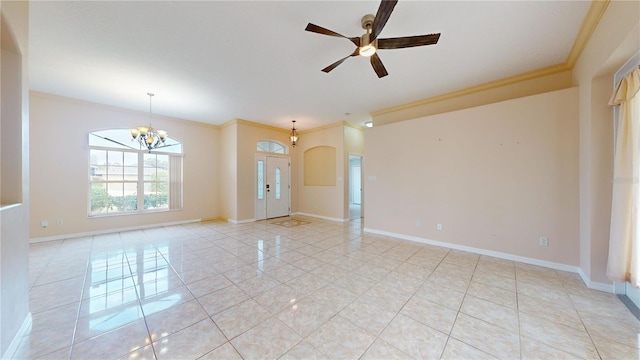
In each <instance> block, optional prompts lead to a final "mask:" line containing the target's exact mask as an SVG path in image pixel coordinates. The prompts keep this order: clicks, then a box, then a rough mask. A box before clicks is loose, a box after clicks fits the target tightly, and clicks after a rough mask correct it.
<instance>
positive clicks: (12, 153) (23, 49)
mask: <svg viewBox="0 0 640 360" xmlns="http://www.w3.org/2000/svg"><path fill="white" fill-rule="evenodd" d="M0 27H1V29H2V34H1V36H2V40H1V45H2V46H1V49H2V50H1V51H0V65H1V68H2V69H1V70H2V76H1V79H2V96H1V97H0V98H1V105H0V106H1V107H2V109H1V110H2V119H1V121H0V125H1V126H0V131H1V132H2V135H3V137H2V142H3V144H2V147H1V149H2V154H0V155H1V156H0V157H1V158H2V161H3V162H5V161H10V162H11V163H13V167H10V168H7V167H5V166H4V165H5V164H3V166H2V171H5V170H8V171H12V172H18V174H20V176H9V179H11V180H10V185H11V186H9V187H5V186H1V187H0V188H1V189H2V190H3V191H6V190H7V189H11V190H8V191H17V192H20V194H13V196H8V197H5V196H4V194H3V196H2V199H3V200H7V199H8V200H10V201H9V202H11V203H12V204H11V205H8V206H4V205H7V204H2V206H0V357H2V358H5V357H11V355H12V353H9V352H12V351H14V350H15V346H17V341H19V340H20V336H21V335H24V334H21V333H20V331H21V329H22V331H24V330H26V329H27V328H25V327H23V328H21V326H23V325H25V324H26V325H28V320H29V318H30V317H29V247H28V244H29V206H30V205H29V93H28V88H29V84H28V77H27V74H28V71H27V66H28V38H29V35H28V34H29V4H28V3H27V2H10V1H9V2H8V1H3V2H0ZM5 131H8V133H7V134H5V133H4V132H5ZM5 135H10V137H14V139H8V138H7V137H5ZM5 141H8V142H10V144H9V146H7V144H5V143H4V142H5ZM5 151H7V153H5ZM5 175H14V174H4V173H2V174H0V179H2V180H4V179H6V177H5Z"/></svg>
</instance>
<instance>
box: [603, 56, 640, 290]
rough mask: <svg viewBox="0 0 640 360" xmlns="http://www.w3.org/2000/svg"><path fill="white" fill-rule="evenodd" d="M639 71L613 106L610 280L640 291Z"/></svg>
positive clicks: (629, 77) (619, 92) (625, 83)
mask: <svg viewBox="0 0 640 360" xmlns="http://www.w3.org/2000/svg"><path fill="white" fill-rule="evenodd" d="M638 90H640V68H635V69H634V70H633V71H631V72H630V73H629V74H628V75H627V76H625V78H624V79H622V81H621V82H620V84H619V85H618V88H617V89H616V90H615V91H614V93H613V96H612V97H611V101H610V102H609V104H610V105H616V106H619V113H618V114H619V117H618V126H617V133H616V135H617V136H616V143H615V154H614V169H613V196H612V203H611V230H610V233H609V259H608V262H607V276H609V278H610V279H611V280H614V281H629V282H630V283H631V284H632V285H633V286H635V287H640V236H639V232H640V214H639V213H638V203H639V202H640V201H639V200H640V199H639V193H638V179H639V177H640V166H639V158H640V153H639V151H640V95H638Z"/></svg>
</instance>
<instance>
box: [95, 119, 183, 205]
mask: <svg viewBox="0 0 640 360" xmlns="http://www.w3.org/2000/svg"><path fill="white" fill-rule="evenodd" d="M88 208H89V216H99V215H116V214H131V213H137V212H147V211H160V210H173V209H181V208H182V143H181V142H179V141H178V140H176V139H173V138H169V137H167V138H166V139H165V143H164V145H163V146H160V147H157V148H155V149H154V150H153V151H152V152H149V151H148V150H147V149H146V148H141V146H140V144H139V143H138V142H137V141H135V140H133V139H132V138H131V132H130V130H129V129H109V130H101V131H94V132H91V133H89V201H88Z"/></svg>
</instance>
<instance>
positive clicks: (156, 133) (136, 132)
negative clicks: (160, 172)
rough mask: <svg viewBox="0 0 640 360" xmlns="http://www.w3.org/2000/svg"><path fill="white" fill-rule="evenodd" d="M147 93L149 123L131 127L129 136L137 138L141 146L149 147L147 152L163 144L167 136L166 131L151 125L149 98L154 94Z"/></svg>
mask: <svg viewBox="0 0 640 360" xmlns="http://www.w3.org/2000/svg"><path fill="white" fill-rule="evenodd" d="M147 95H149V125H148V126H138V127H135V128H132V129H131V136H132V137H133V139H132V140H131V141H133V140H137V141H138V142H139V143H140V146H141V147H145V148H147V149H149V152H151V150H152V149H155V148H157V147H160V146H162V145H164V140H165V139H166V138H167V132H166V131H164V130H156V129H154V128H152V127H151V99H152V98H153V96H154V94H152V93H147Z"/></svg>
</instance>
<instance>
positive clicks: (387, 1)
mask: <svg viewBox="0 0 640 360" xmlns="http://www.w3.org/2000/svg"><path fill="white" fill-rule="evenodd" d="M397 3H398V0H382V2H381V3H380V7H378V12H377V13H376V17H375V18H374V19H373V29H372V30H371V37H370V39H369V41H373V40H375V39H376V38H378V35H380V32H382V29H383V28H384V26H385V25H386V24H387V20H389V16H391V12H392V11H393V8H394V7H395V6H396V4H397Z"/></svg>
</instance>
